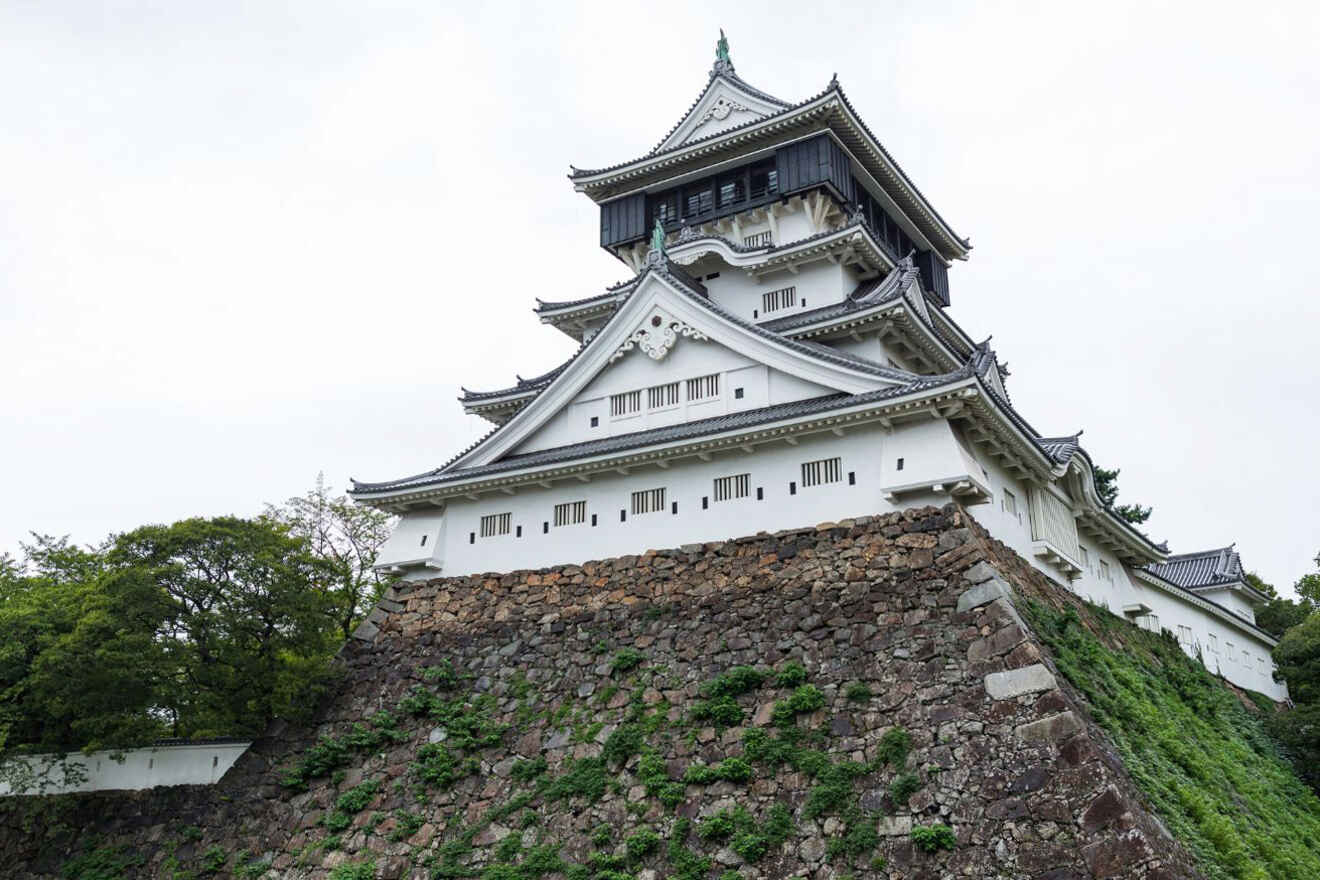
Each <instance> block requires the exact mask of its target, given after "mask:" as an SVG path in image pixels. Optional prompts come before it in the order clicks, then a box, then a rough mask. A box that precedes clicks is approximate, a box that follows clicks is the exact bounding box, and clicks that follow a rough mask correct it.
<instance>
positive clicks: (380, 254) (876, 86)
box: [0, 0, 1320, 586]
mask: <svg viewBox="0 0 1320 880" xmlns="http://www.w3.org/2000/svg"><path fill="white" fill-rule="evenodd" d="M478 5H479V4H468V3H465V4H455V5H454V8H453V9H449V8H445V7H444V5H443V4H437V3H434V2H420V0H419V2H415V3H403V2H395V3H381V2H373V3H370V4H366V3H362V4H348V5H344V4H334V3H330V2H325V0H317V2H314V3H310V2H309V3H302V4H299V3H291V4H287V5H286V7H285V8H284V9H282V10H279V9H276V8H275V7H276V4H268V3H238V4H217V3H202V2H194V3H169V4H161V3H141V4H132V3H117V4H110V3H107V4H96V3H86V4H80V3H71V2H66V3H59V2H22V0H9V2H8V3H5V4H3V5H2V6H0V169H2V170H0V377H3V378H0V406H2V407H3V412H4V414H5V420H4V422H3V423H2V424H0V458H2V459H3V461H4V462H5V464H6V482H7V486H6V489H5V493H4V494H5V499H4V502H3V503H0V550H4V549H8V550H11V551H16V550H17V545H18V542H19V541H20V540H22V539H23V538H24V537H25V535H26V533H27V532H28V531H29V530H36V531H40V532H47V533H53V534H69V535H70V536H71V537H72V538H74V539H75V540H77V541H80V542H89V541H95V540H99V539H100V538H102V537H103V536H105V535H106V534H107V533H108V532H112V531H122V530H126V529H129V528H132V527H134V526H137V525H139V524H142V523H145V522H168V521H173V520H175V519H178V518H182V517H185V516H190V515H197V514H205V515H212V514H221V513H238V514H249V513H254V512H256V511H258V510H259V509H260V508H261V505H262V503H263V502H265V501H276V500H280V499H282V498H284V497H287V496H289V495H292V494H297V493H299V492H301V491H303V490H304V489H306V488H308V487H310V485H311V484H312V483H313V481H314V480H315V477H316V474H317V472H318V471H322V470H323V471H325V473H326V476H327V478H328V479H329V480H330V481H331V482H332V483H333V484H334V485H336V486H343V485H345V484H346V483H347V480H348V477H349V476H350V475H351V476H356V477H359V478H362V479H386V478H390V477H396V476H401V475H403V474H408V473H414V472H417V471H420V470H425V469H427V468H430V467H433V466H435V465H437V464H440V463H442V462H443V461H445V460H447V459H448V458H449V457H450V456H451V455H452V454H453V453H454V452H455V451H457V450H458V449H459V448H461V447H463V446H466V445H467V444H468V443H469V442H471V440H473V439H475V438H476V437H477V436H479V435H480V434H481V433H484V430H485V426H484V423H482V422H478V421H477V420H474V419H470V418H469V417H466V416H464V415H463V414H462V411H461V409H460V408H459V406H458V405H457V404H456V403H455V401H454V396H455V395H456V394H457V393H458V386H459V384H460V383H462V384H465V385H467V386H468V387H471V388H491V387H499V386H502V385H505V384H507V383H509V382H510V381H511V380H512V378H513V375H514V373H515V372H518V373H522V374H523V375H525V376H526V375H534V374H536V373H538V372H540V371H542V370H545V369H548V368H550V367H552V366H554V365H555V364H556V363H558V362H559V361H560V360H562V359H563V358H564V357H565V356H567V355H568V354H569V353H570V352H571V351H572V350H573V347H574V345H573V343H572V342H571V341H570V340H569V339H568V338H567V337H565V336H562V335H561V334H559V333H558V332H556V331H555V330H553V329H551V328H548V327H545V326H542V325H540V324H539V323H538V322H537V320H536V317H535V316H534V315H533V314H532V313H531V307H532V305H533V302H534V298H535V297H537V296H540V297H542V298H546V299H569V298H576V297H582V296H588V295H591V294H594V293H596V292H598V291H599V290H600V288H601V287H602V286H603V285H605V284H607V283H611V282H613V281H617V280H620V279H622V278H624V277H626V276H627V271H626V269H625V268H624V267H623V265H622V264H621V263H619V262H618V261H616V260H614V259H613V258H611V257H609V256H608V255H606V254H605V253H604V252H603V251H601V250H600V249H599V247H598V246H597V244H596V241H597V235H598V229H597V222H598V221H597V212H596V209H595V207H594V206H593V205H592V204H591V202H590V201H589V200H588V199H586V198H585V197H584V196H581V195H578V194H576V193H574V192H573V191H572V187H571V185H570V184H569V183H568V182H567V180H566V179H565V176H564V175H565V173H566V171H567V169H568V165H569V163H570V162H572V163H574V164H576V165H579V166H581V167H599V166H602V165H606V164H612V163H614V162H618V161H623V160H625V159H631V158H634V157H636V156H638V155H641V154H642V153H644V152H645V151H646V150H648V149H650V147H651V146H653V145H654V143H655V142H656V141H657V140H658V139H659V138H660V137H661V136H662V135H663V134H664V133H665V131H666V130H667V129H668V128H669V127H670V126H671V125H672V124H673V123H674V122H675V121H677V119H678V118H679V117H680V116H681V115H682V113H683V112H684V110H685V109H686V108H687V106H688V104H689V103H690V102H691V101H692V99H693V98H694V97H695V96H696V95H697V93H698V92H699V90H700V89H701V88H702V87H703V86H704V85H705V82H706V72H707V71H708V70H709V68H710V63H711V60H712V58H713V53H714V42H715V39H716V36H717V28H718V27H719V26H721V25H722V26H723V27H724V28H725V29H726V31H727V33H728V35H729V41H730V44H731V49H732V55H733V60H734V63H735V64H736V65H737V68H738V72H739V74H740V75H742V76H743V77H744V78H745V79H747V80H748V81H750V82H751V83H753V84H755V85H757V86H759V87H761V88H763V89H765V90H766V91H769V92H771V93H772V94H775V95H778V96H780V97H782V98H784V99H787V100H798V99H801V98H803V97H806V96H807V95H810V94H814V93H815V92H818V91H820V90H821V89H822V88H823V87H824V86H825V84H826V83H827V82H828V81H829V78H830V75H831V74H832V73H833V72H835V71H837V72H838V74H839V78H840V81H841V82H842V83H843V86H844V89H845V90H846V91H847V93H848V95H849V97H850V98H851V100H852V101H853V103H854V105H855V106H856V107H857V108H858V110H859V112H860V113H861V114H862V115H863V116H864V118H865V119H866V120H867V121H868V124H869V125H870V127H871V128H872V130H873V131H874V132H875V133H876V134H877V136H878V137H879V138H880V139H881V140H882V141H883V142H884V143H885V145H886V146H887V147H888V148H889V150H890V152H891V153H893V154H894V155H895V156H896V157H897V158H898V160H899V161H900V162H901V163H902V164H903V166H904V168H905V169H906V170H907V171H908V173H909V174H910V175H911V176H912V178H913V179H914V180H915V181H916V182H917V184H918V185H919V186H920V187H921V189H922V190H923V191H924V192H925V193H926V194H927V196H928V197H929V198H930V199H931V200H932V202H933V203H934V204H935V205H936V206H937V207H938V209H939V210H940V212H941V213H942V214H943V215H944V217H945V218H947V219H948V220H949V221H950V222H951V223H952V224H953V226H954V228H955V229H956V230H957V231H958V232H959V233H960V234H962V235H965V236H969V237H970V238H971V239H972V243H973V244H974V245H975V250H974V251H973V254H972V258H971V260H970V261H969V262H967V263H960V264H957V265H955V266H954V267H953V269H952V270H951V271H950V285H951V288H952V295H953V309H952V314H953V316H954V318H955V319H956V320H957V321H959V322H960V323H961V324H962V325H963V326H964V327H965V328H966V329H967V330H968V332H969V333H971V334H972V335H973V336H975V337H978V338H980V337H983V336H985V335H987V334H990V333H993V334H994V346H995V347H996V349H997V350H998V351H999V353H1000V356H1001V358H1002V359H1004V360H1006V361H1007V362H1008V363H1009V365H1010V368H1011V369H1012V372H1013V377H1012V378H1011V379H1010V381H1009V390H1010V391H1011V392H1012V394H1013V397H1014V402H1015V403H1016V404H1017V405H1018V407H1019V408H1020V409H1021V411H1022V412H1023V413H1024V414H1025V415H1026V416H1027V418H1028V419H1030V420H1031V422H1032V423H1033V424H1034V425H1035V426H1036V427H1037V428H1038V429H1040V430H1041V431H1044V432H1046V433H1068V432H1071V431H1074V430H1076V429H1077V428H1079V427H1080V428H1085V429H1086V433H1085V436H1084V437H1083V443H1084V445H1085V446H1086V448H1087V449H1088V450H1089V451H1090V452H1091V454H1092V456H1093V457H1094V458H1095V459H1096V461H1098V462H1100V463H1102V464H1104V465H1108V466H1111V467H1121V468H1122V469H1123V476H1122V479H1121V488H1122V496H1121V497H1122V499H1124V500H1129V501H1131V500H1139V501H1142V502H1145V503H1149V504H1153V505H1154V506H1155V511H1156V513H1155V516H1154V518H1152V519H1151V521H1150V522H1149V523H1148V526H1149V528H1150V531H1151V533H1152V534H1153V536H1154V537H1156V539H1161V538H1168V539H1169V540H1170V543H1171V544H1172V546H1173V549H1174V550H1175V551H1189V550H1196V549H1202V548H1205V547H1209V546H1219V545H1224V544H1227V543H1229V542H1231V541H1237V542H1238V548H1239V549H1240V550H1241V551H1242V553H1243V554H1244V559H1245V561H1246V563H1247V565H1248V567H1251V568H1255V569H1257V570H1259V571H1260V572H1261V573H1262V575H1264V576H1265V577H1266V578H1267V579H1268V580H1272V581H1274V582H1275V583H1277V584H1279V585H1281V586H1282V585H1284V584H1291V582H1292V581H1293V580H1295V579H1296V578H1297V577H1298V576H1299V575H1301V574H1302V573H1303V572H1304V571H1306V570H1308V569H1309V568H1310V567H1311V563H1310V559H1311V557H1312V556H1314V555H1315V553H1316V552H1317V551H1318V550H1320V527H1317V515H1316V514H1317V510H1318V509H1320V503H1317V493H1318V491H1320V490H1317V486H1320V457H1317V455H1316V450H1317V441H1316V438H1317V437H1320V407H1318V406H1317V397H1320V393H1318V392H1320V360H1318V359H1317V355H1316V338H1317V330H1318V329H1320V305H1318V304H1317V298H1316V295H1317V290H1318V289H1320V284H1318V282H1320V270H1318V269H1317V267H1316V261H1315V260H1314V258H1313V253H1314V244H1313V242H1314V236H1315V218H1316V216H1317V215H1318V214H1320V168H1318V167H1317V165H1318V161H1317V154H1318V153H1320V150H1318V149H1317V147H1318V146H1320V145H1318V144H1317V132H1318V131H1320V121H1318V120H1320V88H1318V86H1320V83H1318V82H1317V79H1318V78H1320V76H1318V74H1317V65H1316V64H1315V54H1314V53H1315V47H1316V46H1317V45H1320V4H1316V3H1314V2H1299V3H1295V4H1289V3H1282V2H1280V3H1271V4H1253V5H1250V6H1249V7H1243V6H1242V5H1241V4H1237V3H1227V2H1221V3H1206V2H1195V3H1186V4H1151V3H1132V4H1125V3H1105V4H1075V5H1070V4H1060V3H1044V4H1039V5H1037V4H1027V3H1012V4H1008V3H1005V4H991V3H975V4H973V3H967V4H946V3H931V2H920V3H877V2H874V0H870V2H862V3H856V4H851V3H830V4H808V5H804V4H801V3H782V4H781V3H778V2H766V0H761V2H756V3H745V4H741V3H721V4H719V7H720V9H719V12H718V13H716V12H713V11H712V10H711V9H710V6H711V4H709V3H685V2H668V3H665V4H656V3H653V2H652V3H646V4H638V5H636V6H632V7H628V6H625V5H622V4H619V3H616V2H609V3H597V2H592V3H580V4H575V5H569V4H543V5H538V6H528V7H525V8H515V7H513V6H503V5H498V6H491V7H488V8H486V9H484V10H477V9H476V7H477V6H478ZM806 6H810V7H812V8H805V7H806ZM1065 7H1067V8H1065Z"/></svg>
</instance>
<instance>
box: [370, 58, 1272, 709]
mask: <svg viewBox="0 0 1320 880" xmlns="http://www.w3.org/2000/svg"><path fill="white" fill-rule="evenodd" d="M569 179H570V180H571V182H572V184H573V186H574V188H575V189H576V190H577V191H578V192H581V193H583V194H585V195H586V196H587V197H589V198H590V199H592V201H593V202H595V203H596V204H597V205H598V206H599V208H600V241H599V244H600V246H601V247H603V248H604V249H606V250H607V251H608V252H610V253H611V254H612V255H614V256H615V257H617V258H618V259H619V260H620V261H621V262H622V263H623V264H624V266H626V268H627V270H628V272H629V274H630V275H631V277H630V278H628V279H627V280H625V281H623V282H621V283H619V284H616V285H614V286H612V287H610V288H607V289H605V290H603V291H600V292H597V293H595V294H593V295H588V296H585V297H581V298H575V299H566V300H562V301H554V302H551V301H540V300H538V302H537V303H536V306H535V312H536V314H537V315H538V317H539V318H540V320H541V321H542V322H543V323H546V324H550V325H551V326H552V327H554V328H556V329H557V330H559V331H561V332H563V333H565V334H567V335H569V336H570V337H572V338H573V339H575V340H577V341H579V342H580V343H581V346H580V348H579V349H578V351H577V353H576V354H574V355H573V356H572V357H571V358H569V359H568V360H567V361H565V362H564V363H562V364H560V365H559V366H558V367H556V368H555V369H553V370H551V371H550V372H548V373H545V374H544V375H541V376H537V377H535V378H531V379H521V378H519V379H518V380H517V381H516V382H515V383H514V384H513V385H510V386H508V387H505V388H500V389H495V390H487V391H469V390H466V389H465V390H464V392H463V396H462V398H461V402H462V404H463V406H464V407H465V409H466V410H467V412H469V413H474V414H477V415H480V416H481V417H483V418H485V419H487V420H488V421H490V422H491V423H492V424H493V425H494V429H493V430H492V431H491V432H490V433H489V434H488V435H487V436H486V437H484V438H483V439H481V440H480V441H479V442H478V443H476V444H475V445H473V446H472V447H471V448H469V449H466V450H464V451H462V452H460V453H459V454H457V455H456V456H455V457H454V458H452V459H451V460H450V461H449V462H448V463H446V464H444V465H443V466H441V467H438V468H435V469H433V470H429V471H426V472H424V473H420V474H417V475H415V476H410V477H404V478H400V479H393V480H387V481H384V482H371V483H368V482H357V481H355V482H354V484H353V487H352V489H351V492H350V494H351V495H352V496H353V497H354V498H355V499H356V500H358V501H360V502H362V503H366V504H370V505H372V506H375V507H378V508H380V509H382V510H386V511H389V512H391V513H395V514H398V515H399V516H400V521H399V525H398V527H397V529H396V531H395V533H394V535H393V536H392V537H391V539H390V540H389V542H388V543H387V544H386V546H385V547H384V548H383V549H382V553H381V556H380V564H381V565H382V566H384V567H386V568H388V569H390V570H393V571H395V572H397V573H399V574H401V575H402V576H403V577H405V578H428V577H435V576H437V575H462V574H469V573H473V572H481V571H490V570H501V571H507V570H511V569H516V568H538V567H542V566H547V565H554V564H561V563H574V562H583V561H586V560H589V559H601V558H608V557H613V556H620V555H627V554H633V553H640V552H643V551H645V550H647V549H649V548H659V547H674V546H679V545H682V544H687V543H694V542H705V541H713V540H720V539H724V538H728V537H732V536H738V535H745V534H750V533H754V532H757V531H761V530H766V531H774V530H779V529H786V528H795V527H802V526H810V525H814V524H816V523H819V522H822V521H838V520H841V519H845V518H849V517H855V516H863V515H868V514H874V513H880V512H888V511H892V510H896V509H902V508H907V507H912V506H917V505H924V504H946V503H948V502H949V501H950V500H951V499H952V500H956V501H958V502H959V503H961V504H963V505H966V506H968V507H969V508H970V509H971V510H972V513H973V515H974V516H975V517H976V518H977V519H978V521H980V522H981V523H982V524H983V525H984V526H985V527H986V528H987V529H988V530H990V532H991V533H992V534H993V535H994V536H995V537H996V538H998V539H999V540H1001V541H1003V542H1004V543H1006V544H1008V545H1009V546H1010V547H1012V548H1014V549H1015V550H1016V551H1017V552H1018V553H1019V554H1021V555H1022V556H1023V557H1024V558H1026V559H1028V560H1030V561H1031V562H1032V564H1033V565H1035V566H1036V567H1037V568H1039V569H1040V570H1041V571H1042V572H1044V573H1045V574H1047V575H1048V576H1049V577H1051V578H1053V579H1054V580H1056V581H1057V582H1058V583H1059V584H1061V585H1063V586H1065V587H1067V588H1069V589H1072V590H1075V591H1077V592H1079V593H1081V594H1083V595H1085V596H1088V597H1090V598H1093V599H1095V600H1096V601H1104V602H1106V603H1108V604H1109V606H1110V607H1111V608H1115V609H1120V608H1132V609H1135V610H1134V612H1133V614H1132V616H1133V619H1136V618H1137V617H1143V618H1149V616H1150V615H1151V614H1153V613H1155V612H1153V611H1152V609H1155V608H1164V607H1165V605H1168V603H1170V602H1173V603H1174V604H1175V605H1177V608H1178V609H1183V610H1173V611H1166V612H1165V613H1166V614H1167V615H1169V618H1168V619H1173V618H1177V619H1179V620H1181V619H1182V618H1181V617H1180V616H1179V615H1186V614H1193V613H1195V614H1200V615H1201V617H1198V618H1197V620H1198V621H1199V623H1198V626H1201V629H1203V630H1204V629H1206V627H1207V626H1210V625H1211V623H1213V626H1215V627H1222V626H1228V627H1235V626H1239V624H1242V625H1245V626H1247V627H1248V628H1249V629H1250V630H1251V633H1250V637H1251V638H1252V639H1254V640H1255V641H1256V642H1257V643H1258V644H1259V645H1260V646H1261V647H1262V648H1263V650H1264V652H1265V653H1266V654H1268V644H1269V643H1268V642H1266V641H1263V640H1268V639H1269V636H1268V635H1267V634H1264V633H1261V632H1260V631H1259V630H1255V628H1254V626H1252V625H1251V624H1250V622H1248V621H1245V620H1243V619H1241V618H1239V617H1237V616H1236V615H1234V614H1232V613H1231V612H1229V611H1227V610H1225V609H1223V608H1221V607H1220V606H1217V605H1215V606H1214V609H1218V610H1217V611H1216V610H1213V609H1209V606H1211V605H1213V604H1214V603H1212V602H1209V601H1208V600H1206V599H1204V598H1203V597H1201V596H1194V595H1193V594H1192V593H1191V592H1190V591H1188V590H1186V589H1184V588H1182V587H1180V586H1178V585H1177V584H1175V583H1173V582H1172V581H1168V580H1166V579H1163V578H1161V577H1160V576H1159V575H1158V573H1155V572H1152V571H1149V570H1148V567H1149V566H1151V565H1158V564H1162V563H1163V562H1165V561H1166V560H1167V559H1168V552H1167V549H1166V548H1164V547H1163V546H1157V545H1156V544H1154V543H1153V542H1152V541H1151V540H1150V539H1149V538H1147V537H1146V536H1145V535H1143V534H1142V533H1140V532H1139V531H1137V530H1136V529H1134V528H1133V527H1132V526H1131V525H1130V524H1128V523H1127V522H1126V521H1125V520H1123V519H1122V518H1121V517H1119V516H1118V515H1117V514H1115V513H1114V511H1112V510H1111V509H1109V508H1108V507H1107V506H1106V505H1105V504H1104V503H1103V502H1102V501H1101V499H1100V497H1099V496H1098V494H1097V492H1096V488H1095V480H1094V474H1093V470H1092V464H1091V461H1090V458H1089V457H1088V456H1087V454H1086V453H1085V451H1084V450H1083V449H1082V448H1081V446H1080V445H1079V442H1078V437H1077V436H1076V435H1072V436H1063V437H1046V436H1042V435H1041V434H1040V433H1039V432H1037V431H1036V430H1035V429H1034V428H1033V427H1032V426H1031V424H1030V423H1028V422H1027V420H1026V419H1025V418H1023V416H1022V415H1021V414H1020V413H1018V412H1017V411H1016V409H1015V408H1014V407H1013V405H1012V403H1011V401H1010V398H1009V395H1008V392H1007V390H1006V387H1005V381H1006V378H1007V372H1006V371H1005V370H1004V369H1003V367H1002V366H1001V365H1000V364H999V362H998V360H997V358H996V357H995V354H994V352H993V351H992V350H991V349H990V347H989V345H988V340H987V341H986V342H982V343H979V344H977V343H975V342H974V341H973V340H972V338H971V337H970V336H969V335H968V334H967V333H966V332H964V331H963V329H962V328H961V327H959V326H958V324H957V323H956V322H955V321H954V320H953V318H952V317H951V316H950V314H949V311H950V302H951V299H950V293H949V279H948V270H949V267H950V266H951V265H952V264H953V262H954V261H957V260H963V259H966V258H967V257H968V255H969V252H970V250H971V246H970V244H969V243H968V242H967V240H966V239H964V238H962V237H960V236H959V235H958V234H957V233H955V232H954V231H953V228H952V227H951V226H950V224H949V223H948V222H947V221H945V220H944V218H942V217H941V216H940V214H939V212H938V211H936V210H935V208H934V206H933V205H931V204H930V202H929V201H928V200H927V199H926V198H925V197H924V196H923V195H922V194H921V191H920V190H919V189H918V188H917V187H916V185H915V184H914V183H913V182H912V180H911V179H910V178H909V177H908V175H907V174H906V173H905V172H904V171H903V170H902V168H901V167H899V165H898V163H897V162H896V161H895V160H894V158H893V157H892V156H891V155H890V154H889V152H888V151H887V150H886V149H885V148H884V146H883V145H882V144H881V143H880V141H879V140H878V139H877V138H876V136H875V135H874V134H873V133H872V130H871V129H870V128H868V127H867V125H866V124H865V123H864V122H863V121H862V119H861V117H860V116H859V115H858V114H857V112H856V110H855V109H854V108H853V106H852V104H851V103H850V102H849V101H848V98H847V96H846V95H845V93H844V91H843V88H842V86H841V85H840V84H839V82H838V79H837V78H833V79H831V80H830V81H829V83H828V85H826V86H825V88H824V89H823V90H822V91H820V92H818V93H817V94H815V95H813V96H811V97H809V98H806V99H805V100H802V101H798V102H796V103H791V102H787V101H784V100H781V99H779V98H776V97H774V96H772V95H770V94H767V93H766V92H763V91H761V90H760V89H758V88H756V87H754V86H752V85H751V84H749V83H748V82H746V81H745V80H743V79H742V78H741V77H740V76H739V75H738V74H737V73H736V72H735V70H734V65H733V62H732V60H731V58H730V56H729V52H728V44H727V42H726V41H725V40H724V38H723V35H722V34H721V39H720V42H719V44H718V48H717V52H716V58H715V62H714V66H713V67H712V69H711V70H710V72H709V75H708V77H707V81H706V84H705V87H704V88H703V89H702V90H701V92H700V94H699V95H697V97H696V100H695V101H693V103H692V105H691V107H690V108H689V110H688V111H687V112H686V113H685V114H684V115H683V116H682V118H681V119H679V120H678V122H677V123H675V124H674V125H673V126H672V127H671V128H670V129H669V131H668V133H667V134H666V135H665V136H664V137H663V138H661V139H660V141H659V143H658V144H657V145H656V146H655V147H654V149H652V150H650V151H649V152H648V153H646V154H645V155H643V156H641V157H639V158H636V159H632V160H629V161H625V162H621V163H619V164H615V165H610V166H606V167H603V168H598V169H593V170H582V169H577V168H574V169H572V171H571V173H570V175H569ZM1179 591H1181V593H1180V592H1179ZM1156 594H1158V595H1156ZM1184 594H1185V595H1184ZM1193 599H1195V601H1193ZM1196 602H1200V603H1201V604H1200V605H1197V604H1196ZM1179 603H1181V604H1179ZM1192 607H1195V608H1198V609H1200V610H1199V611H1196V612H1193V611H1190V610H1187V609H1190V608H1192ZM1202 612H1204V613H1208V614H1209V615H1210V616H1211V617H1213V618H1214V620H1213V621H1211V622H1207V621H1209V618H1205V614H1204V613H1202ZM1220 612H1222V615H1227V617H1222V615H1220ZM1217 615H1219V616H1217ZM1202 618H1205V619H1202ZM1239 628H1240V627H1239ZM1242 639H1243V637H1242V636H1235V637H1234V641H1237V642H1238V643H1241V642H1242ZM1248 686H1252V687H1255V688H1256V689H1258V690H1268V688H1267V687H1266V686H1265V683H1264V682H1255V681H1254V680H1253V683H1252V684H1251V685H1248Z"/></svg>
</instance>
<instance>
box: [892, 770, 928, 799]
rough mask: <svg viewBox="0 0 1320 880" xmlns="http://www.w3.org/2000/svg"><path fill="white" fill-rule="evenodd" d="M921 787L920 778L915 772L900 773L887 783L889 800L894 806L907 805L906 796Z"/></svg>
mask: <svg viewBox="0 0 1320 880" xmlns="http://www.w3.org/2000/svg"><path fill="white" fill-rule="evenodd" d="M920 788H921V778H920V777H919V776H917V774H915V773H911V772H908V773H900V774H898V775H897V776H895V777H894V781H893V782H891V783H890V784H889V800H890V801H891V802H893V804H894V806H896V807H905V806H907V802H908V798H910V797H912V795H914V794H916V793H917V791H918V790H919V789H920Z"/></svg>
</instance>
